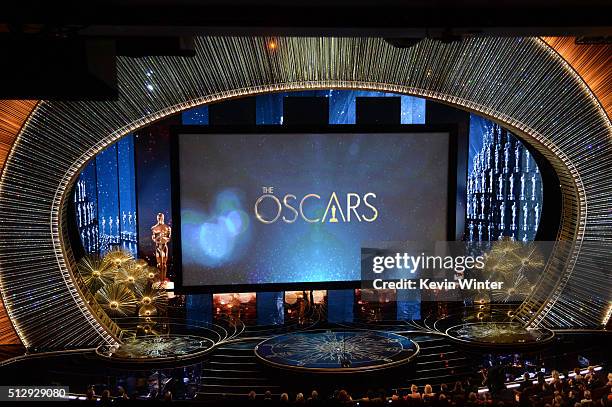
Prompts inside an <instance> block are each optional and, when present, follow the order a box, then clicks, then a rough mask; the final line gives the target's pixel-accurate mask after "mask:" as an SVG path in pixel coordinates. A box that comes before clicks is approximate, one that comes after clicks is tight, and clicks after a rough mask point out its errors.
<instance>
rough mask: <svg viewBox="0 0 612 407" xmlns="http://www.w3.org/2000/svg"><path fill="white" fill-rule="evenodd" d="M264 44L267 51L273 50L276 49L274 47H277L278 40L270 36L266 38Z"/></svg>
mask: <svg viewBox="0 0 612 407" xmlns="http://www.w3.org/2000/svg"><path fill="white" fill-rule="evenodd" d="M266 46H267V47H268V51H271V52H274V51H276V48H278V42H277V41H276V40H275V39H274V38H272V39H270V40H268V42H267V44H266Z"/></svg>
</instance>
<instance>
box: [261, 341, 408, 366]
mask: <svg viewBox="0 0 612 407" xmlns="http://www.w3.org/2000/svg"><path fill="white" fill-rule="evenodd" d="M418 352H419V345H418V343H416V342H415V341H413V340H411V339H409V338H407V337H405V336H402V335H398V334H395V333H391V332H384V331H366V330H360V331H333V330H325V331H307V332H297V333H290V334H285V335H279V336H275V337H272V338H270V339H266V340H264V341H262V342H261V343H259V344H258V345H257V346H256V347H255V355H256V356H257V357H258V358H259V360H260V361H262V362H263V363H265V364H268V365H271V366H274V367H278V368H282V369H289V370H299V371H302V372H312V373H331V374H336V373H358V372H370V371H373V370H381V369H388V368H391V367H394V366H398V365H401V364H404V363H408V362H410V360H412V359H413V358H414V357H415V356H416V355H417V354H418Z"/></svg>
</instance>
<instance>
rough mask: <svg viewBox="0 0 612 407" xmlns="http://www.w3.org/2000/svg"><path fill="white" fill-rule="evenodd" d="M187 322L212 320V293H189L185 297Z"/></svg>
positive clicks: (199, 322) (208, 321) (196, 322)
mask: <svg viewBox="0 0 612 407" xmlns="http://www.w3.org/2000/svg"><path fill="white" fill-rule="evenodd" d="M185 309H186V311H187V320H188V321H187V322H188V323H191V324H203V323H210V322H212V294H189V295H187V296H186V298H185Z"/></svg>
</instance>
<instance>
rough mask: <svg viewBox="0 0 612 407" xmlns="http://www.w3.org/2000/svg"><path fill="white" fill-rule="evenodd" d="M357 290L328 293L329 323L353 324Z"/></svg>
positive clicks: (330, 291) (329, 291) (331, 291)
mask: <svg viewBox="0 0 612 407" xmlns="http://www.w3.org/2000/svg"><path fill="white" fill-rule="evenodd" d="M354 302H355V290H328V291H327V321H328V322H329V323H337V322H353V304H354Z"/></svg>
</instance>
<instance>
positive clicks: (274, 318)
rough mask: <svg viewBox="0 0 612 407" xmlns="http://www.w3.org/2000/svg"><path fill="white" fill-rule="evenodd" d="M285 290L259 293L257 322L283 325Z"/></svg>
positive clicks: (259, 323)
mask: <svg viewBox="0 0 612 407" xmlns="http://www.w3.org/2000/svg"><path fill="white" fill-rule="evenodd" d="M284 296H285V293H284V292H283V291H274V292H258V293H257V324H258V325H282V324H284V323H285V310H284Z"/></svg>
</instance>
